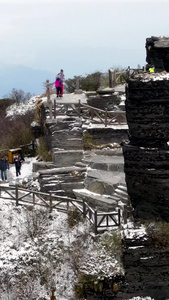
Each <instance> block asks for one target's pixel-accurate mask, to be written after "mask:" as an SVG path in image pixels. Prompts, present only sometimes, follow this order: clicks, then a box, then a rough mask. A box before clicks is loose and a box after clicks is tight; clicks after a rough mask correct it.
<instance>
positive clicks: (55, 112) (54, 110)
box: [54, 99, 56, 119]
mask: <svg viewBox="0 0 169 300" xmlns="http://www.w3.org/2000/svg"><path fill="white" fill-rule="evenodd" d="M54 119H56V99H54Z"/></svg>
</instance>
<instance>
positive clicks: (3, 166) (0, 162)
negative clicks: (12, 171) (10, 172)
mask: <svg viewBox="0 0 169 300" xmlns="http://www.w3.org/2000/svg"><path fill="white" fill-rule="evenodd" d="M7 169H9V163H8V160H7V159H6V158H4V159H2V158H1V159H0V170H1V171H5V170H7Z"/></svg>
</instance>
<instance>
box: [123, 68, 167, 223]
mask: <svg viewBox="0 0 169 300" xmlns="http://www.w3.org/2000/svg"><path fill="white" fill-rule="evenodd" d="M168 116H169V74H168V73H166V72H164V73H159V74H157V73H156V74H155V73H154V74H147V73H145V74H142V75H137V76H135V78H133V79H129V81H128V85H127V89H126V118H127V123H128V127H129V143H125V144H124V146H123V154H124V171H125V175H126V183H127V189H128V194H129V196H130V199H131V203H132V206H133V207H134V216H135V218H136V219H137V218H141V219H157V220H159V219H162V220H165V221H168V220H169V196H168V195H169V188H168V187H169V148H168V144H167V143H168V141H169V117H168ZM164 207H165V209H164Z"/></svg>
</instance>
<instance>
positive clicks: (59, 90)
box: [55, 77, 62, 98]
mask: <svg viewBox="0 0 169 300" xmlns="http://www.w3.org/2000/svg"><path fill="white" fill-rule="evenodd" d="M55 88H56V95H57V98H58V97H62V81H61V80H60V78H59V77H56V81H55Z"/></svg>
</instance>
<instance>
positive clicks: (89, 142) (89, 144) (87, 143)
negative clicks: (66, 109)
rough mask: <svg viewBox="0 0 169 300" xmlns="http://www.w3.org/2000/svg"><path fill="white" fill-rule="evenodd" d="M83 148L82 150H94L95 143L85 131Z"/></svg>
mask: <svg viewBox="0 0 169 300" xmlns="http://www.w3.org/2000/svg"><path fill="white" fill-rule="evenodd" d="M83 147H84V150H91V149H94V148H96V143H95V142H94V141H93V137H92V135H91V134H90V133H89V132H88V131H85V132H84V134H83Z"/></svg>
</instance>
